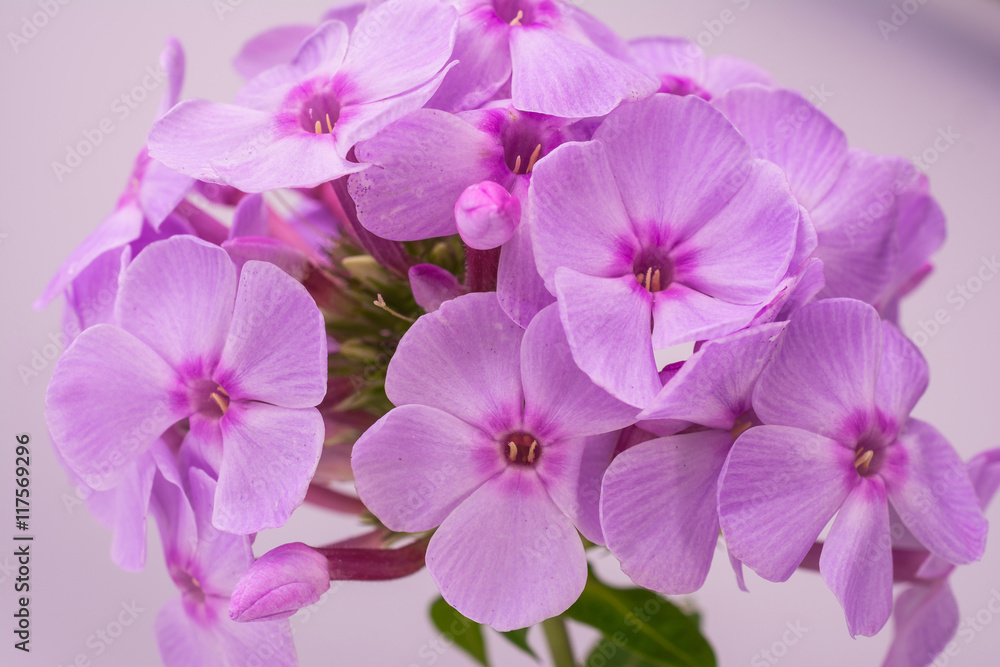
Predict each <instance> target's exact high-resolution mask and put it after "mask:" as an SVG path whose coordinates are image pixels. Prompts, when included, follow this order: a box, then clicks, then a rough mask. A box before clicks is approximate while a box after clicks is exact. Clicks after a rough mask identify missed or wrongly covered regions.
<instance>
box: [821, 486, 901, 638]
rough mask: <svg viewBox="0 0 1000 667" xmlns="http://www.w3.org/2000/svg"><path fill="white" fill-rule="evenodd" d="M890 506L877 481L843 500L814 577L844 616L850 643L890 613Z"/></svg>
mask: <svg viewBox="0 0 1000 667" xmlns="http://www.w3.org/2000/svg"><path fill="white" fill-rule="evenodd" d="M891 550H892V538H891V536H890V534H889V502H888V500H887V499H886V493H885V486H884V485H883V484H882V480H881V479H880V478H879V477H877V476H872V477H866V478H863V479H862V480H861V483H860V484H858V485H857V486H855V487H854V490H853V491H851V493H850V494H849V495H848V496H847V499H846V500H845V501H844V504H843V506H842V507H841V508H840V512H839V513H838V514H837V518H836V519H835V520H834V522H833V527H832V528H831V529H830V534H829V536H828V537H827V538H826V542H824V543H823V551H822V553H821V554H820V557H819V571H820V573H821V574H822V575H823V580H824V581H825V582H826V585H827V586H829V587H830V589H831V590H832V591H833V592H834V593H835V594H836V596H837V599H838V600H839V601H840V605H841V606H842V607H843V608H844V613H845V615H846V616H847V628H848V630H849V631H850V633H851V636H852V637H856V636H857V635H864V636H866V637H872V636H874V635H875V634H876V633H877V632H878V631H879V630H881V629H882V627H883V626H884V625H885V623H886V621H888V620H889V615H890V614H891V613H892V553H891Z"/></svg>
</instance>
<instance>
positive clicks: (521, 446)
mask: <svg viewBox="0 0 1000 667" xmlns="http://www.w3.org/2000/svg"><path fill="white" fill-rule="evenodd" d="M504 442H505V444H504V445H503V455H504V456H505V457H506V459H507V460H508V461H510V462H511V463H519V464H521V465H534V463H535V461H537V460H538V457H539V456H540V455H541V453H542V447H541V445H539V444H538V440H536V439H535V437H534V436H533V435H531V434H530V433H512V434H510V435H508V436H507V437H506V438H504Z"/></svg>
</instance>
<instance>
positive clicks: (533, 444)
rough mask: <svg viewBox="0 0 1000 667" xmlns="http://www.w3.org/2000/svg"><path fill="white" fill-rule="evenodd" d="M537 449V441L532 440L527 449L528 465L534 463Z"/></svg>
mask: <svg viewBox="0 0 1000 667" xmlns="http://www.w3.org/2000/svg"><path fill="white" fill-rule="evenodd" d="M536 447H538V441H537V440H532V441H531V446H530V447H528V463H534V462H535V448H536Z"/></svg>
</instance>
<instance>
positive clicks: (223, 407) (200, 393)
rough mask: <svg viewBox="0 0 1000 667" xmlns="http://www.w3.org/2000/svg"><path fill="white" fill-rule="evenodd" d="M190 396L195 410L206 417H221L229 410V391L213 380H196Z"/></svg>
mask: <svg viewBox="0 0 1000 667" xmlns="http://www.w3.org/2000/svg"><path fill="white" fill-rule="evenodd" d="M189 396H190V400H191V404H192V406H193V407H194V409H195V411H196V412H199V413H201V414H202V415H204V416H206V417H214V418H216V419H219V418H221V417H222V416H223V415H224V414H226V412H227V411H228V410H229V401H230V398H229V392H228V391H226V389H225V388H224V387H223V386H222V385H220V384H219V383H217V382H214V381H212V380H200V381H198V382H196V383H195V384H194V385H193V386H192V387H191V389H190V393H189Z"/></svg>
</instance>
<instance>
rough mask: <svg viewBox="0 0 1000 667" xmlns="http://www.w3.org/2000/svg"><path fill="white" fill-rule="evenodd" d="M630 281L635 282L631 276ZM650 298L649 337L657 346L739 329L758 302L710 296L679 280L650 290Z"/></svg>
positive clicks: (756, 307)
mask: <svg viewBox="0 0 1000 667" xmlns="http://www.w3.org/2000/svg"><path fill="white" fill-rule="evenodd" d="M629 277H630V276H626V279H627V278H629ZM632 281H633V282H635V278H634V277H633V278H632ZM636 284H637V285H638V283H636ZM639 289H642V287H641V286H639ZM643 291H645V290H643ZM652 301H653V304H652V314H653V332H652V336H653V339H652V340H653V348H654V349H657V350H661V349H664V348H667V347H671V346H673V345H678V344H680V343H687V342H691V341H695V340H707V339H709V338H716V337H718V336H725V335H726V334H730V333H732V332H734V331H736V330H738V329H742V328H743V327H745V326H747V325H748V324H749V323H750V322H751V321H752V320H753V319H754V316H755V315H756V314H757V311H758V310H760V308H761V305H762V304H759V303H758V304H748V305H739V304H733V303H729V302H727V301H723V300H721V299H714V298H712V297H711V296H709V295H708V294H705V293H703V292H699V291H698V290H695V289H692V288H690V287H688V286H686V285H684V284H681V283H679V282H675V283H671V284H670V286H669V287H668V288H667V289H665V290H663V291H660V292H656V293H654V294H653V299H652Z"/></svg>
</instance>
